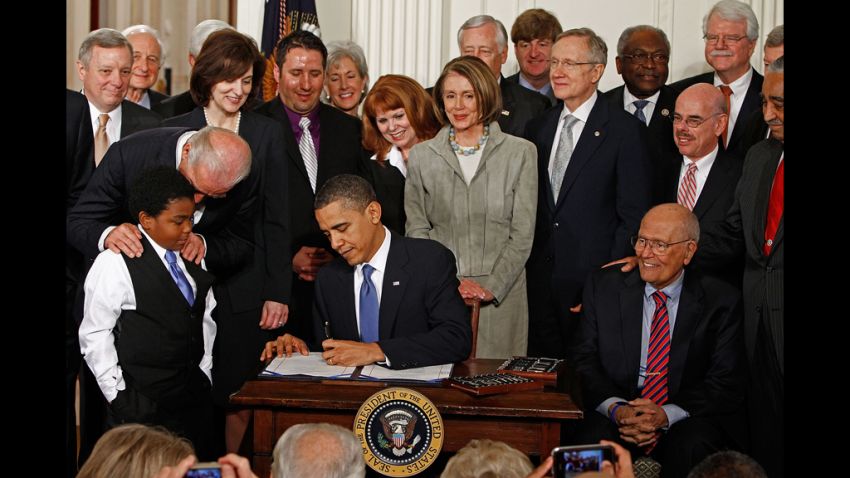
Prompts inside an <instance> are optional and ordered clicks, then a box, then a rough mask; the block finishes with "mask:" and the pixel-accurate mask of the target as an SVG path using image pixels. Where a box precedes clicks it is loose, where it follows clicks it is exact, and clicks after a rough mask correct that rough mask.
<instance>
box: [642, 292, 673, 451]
mask: <svg viewBox="0 0 850 478" xmlns="http://www.w3.org/2000/svg"><path fill="white" fill-rule="evenodd" d="M652 298H653V299H654V300H655V313H654V314H653V315H652V328H651V331H650V334H649V350H648V351H647V354H646V381H644V382H643V389H642V390H641V392H640V396H641V398H646V399H649V400H652V401H653V402H654V403H655V404H656V405H658V406H659V407H660V406H661V405H664V404H665V403H667V364H668V362H669V360H670V321H669V316H668V315H667V294H665V293H664V292H661V291H660V290H657V291H655V292H654V293H653V294H652ZM657 443H658V442H654V443H651V444H649V445H647V446H645V447H644V451H645V452H646V454H647V455H648V454H649V453H650V452H651V451H652V450H653V449H654V448H655V445H656V444H657Z"/></svg>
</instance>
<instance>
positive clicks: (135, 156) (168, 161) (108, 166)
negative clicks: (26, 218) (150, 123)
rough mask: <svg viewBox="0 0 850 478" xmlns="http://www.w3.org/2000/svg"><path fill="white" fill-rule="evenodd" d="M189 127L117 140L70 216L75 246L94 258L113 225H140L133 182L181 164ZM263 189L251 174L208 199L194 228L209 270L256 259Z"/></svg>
mask: <svg viewBox="0 0 850 478" xmlns="http://www.w3.org/2000/svg"><path fill="white" fill-rule="evenodd" d="M140 108H141V107H140ZM142 109H144V108H142ZM145 111H147V110H145ZM187 131H192V128H156V129H152V130H147V131H140V132H138V133H136V134H133V135H130V136H128V137H126V138H123V139H122V140H121V141H118V142H117V143H115V144H113V145H112V146H111V147H110V148H109V150H108V151H107V152H106V156H104V157H103V161H102V162H101V163H100V166H99V167H98V168H97V169H96V170H95V171H94V174H92V177H91V180H90V181H89V183H88V185H87V186H86V188H85V190H83V193H82V194H81V195H80V199H79V201H77V204H76V205H75V206H74V207H73V208H72V209H71V211H70V213H69V214H68V224H67V228H68V229H67V230H68V241H69V242H70V243H71V245H73V246H74V247H76V248H77V250H79V251H80V252H82V253H83V255H85V256H86V257H88V258H89V259H92V260H93V259H94V257H96V256H97V254H98V253H99V251H98V250H97V243H98V240H99V239H100V236H101V234H102V233H103V231H104V230H105V229H106V228H107V227H108V226H111V225H118V224H121V223H125V222H129V223H131V224H136V223H138V218H132V217H130V214H129V211H128V207H127V199H128V198H127V192H128V190H129V188H130V185H131V184H133V182H134V181H135V180H136V178H138V176H139V175H140V174H141V173H142V171H144V170H146V169H148V168H151V167H155V166H169V167H172V168H176V167H177V140H178V139H179V138H180V135H182V134H183V133H185V132H187ZM259 187H260V181H259V177H258V176H257V175H256V174H254V173H253V172H252V173H251V174H249V175H248V177H247V178H245V179H244V180H242V181H240V182H239V183H238V184H237V185H236V186H234V187H233V189H231V190H230V191H228V192H227V196H225V197H224V198H218V199H215V198H206V199H205V201H204V203H205V204H206V208H205V210H204V214H203V216H202V217H201V220H200V222H199V223H197V224H195V226H194V228H193V231H194V232H196V233H198V234H201V235H203V236H204V239H205V240H206V243H207V254H206V264H207V269H208V270H209V271H210V272H212V273H213V274H215V275H216V276H225V275H227V274H230V273H232V272H233V271H236V270H239V269H240V268H241V267H242V266H243V265H244V264H247V261H249V260H250V258H251V255H252V253H253V251H252V248H253V244H252V242H253V234H252V230H251V227H252V217H253V214H254V210H255V208H256V206H257V202H258V201H257V195H258V191H259Z"/></svg>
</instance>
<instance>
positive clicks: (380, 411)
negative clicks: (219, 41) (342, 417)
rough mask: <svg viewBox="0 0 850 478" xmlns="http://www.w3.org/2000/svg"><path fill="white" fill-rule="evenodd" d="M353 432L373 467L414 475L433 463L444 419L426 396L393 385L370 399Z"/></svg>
mask: <svg viewBox="0 0 850 478" xmlns="http://www.w3.org/2000/svg"><path fill="white" fill-rule="evenodd" d="M354 434H355V435H357V438H358V439H359V440H360V445H361V446H362V447H363V458H364V459H365V460H366V464H367V465H369V467H370V468H372V469H373V470H375V471H377V472H378V473H381V474H382V475H385V476H412V475H415V474H417V473H420V472H422V471H424V470H425V469H427V468H428V467H429V466H431V464H432V463H434V461H435V460H436V459H437V456H438V455H439V454H440V450H441V449H442V448H443V419H442V417H440V412H439V411H437V407H435V406H434V404H433V403H432V402H431V400H428V398H427V397H426V396H425V395H422V394H421V393H419V392H417V391H416V390H411V389H409V388H401V387H394V388H388V389H385V390H382V391H380V392H378V393H376V394H374V395H372V396H371V397H369V398H367V399H366V401H364V402H363V405H361V406H360V410H358V411H357V415H356V416H355V418H354Z"/></svg>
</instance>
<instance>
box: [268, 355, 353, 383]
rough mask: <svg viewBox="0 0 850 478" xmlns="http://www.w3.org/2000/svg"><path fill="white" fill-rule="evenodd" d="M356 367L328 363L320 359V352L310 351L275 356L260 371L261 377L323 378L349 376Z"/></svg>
mask: <svg viewBox="0 0 850 478" xmlns="http://www.w3.org/2000/svg"><path fill="white" fill-rule="evenodd" d="M355 368H356V367H342V366H339V365H328V364H327V362H325V361H324V359H322V352H310V355H301V354H299V353H293V354H292V357H287V356H285V355H284V356H283V357H280V358H278V357H275V358H274V359H273V360H272V361H271V362H270V363H269V364H268V365H267V366H266V368H265V370H263V371H262V372H260V376H261V377H269V376H272V377H280V376H285V375H306V376H309V377H323V378H349V377H351V374H352V373H353V372H354V370H355Z"/></svg>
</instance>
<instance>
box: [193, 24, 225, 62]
mask: <svg viewBox="0 0 850 478" xmlns="http://www.w3.org/2000/svg"><path fill="white" fill-rule="evenodd" d="M225 28H230V29H231V30H235V28H233V27H232V26H230V24H229V23H227V22H225V21H223V20H216V19H209V20H204V21H202V22H201V23H199V24H197V25H195V28H193V29H192V36H191V37H190V38H189V54H190V55H192V56H194V57H195V58H197V57H198V54H199V53H201V47H203V46H204V41H206V39H207V37H208V36H210V34H212V32H217V31H219V30H224V29H225Z"/></svg>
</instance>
